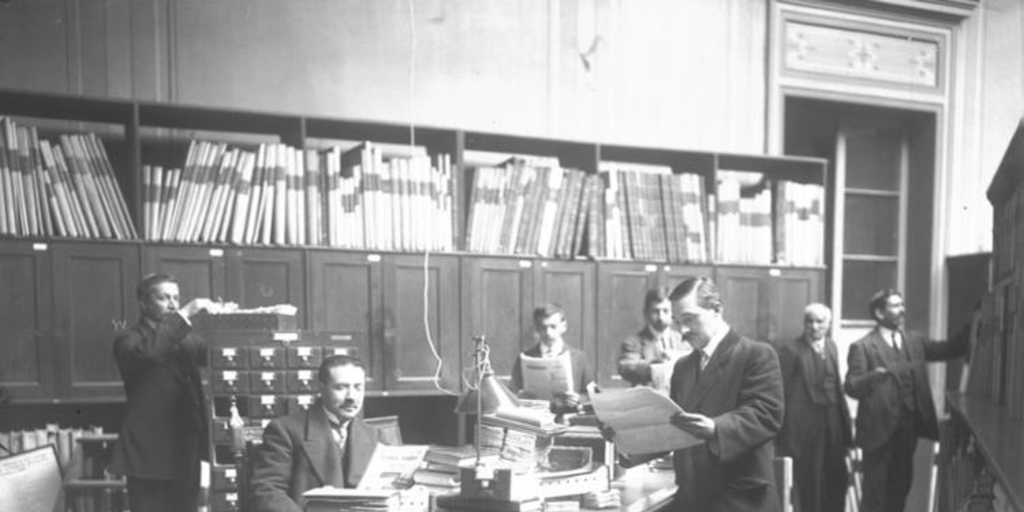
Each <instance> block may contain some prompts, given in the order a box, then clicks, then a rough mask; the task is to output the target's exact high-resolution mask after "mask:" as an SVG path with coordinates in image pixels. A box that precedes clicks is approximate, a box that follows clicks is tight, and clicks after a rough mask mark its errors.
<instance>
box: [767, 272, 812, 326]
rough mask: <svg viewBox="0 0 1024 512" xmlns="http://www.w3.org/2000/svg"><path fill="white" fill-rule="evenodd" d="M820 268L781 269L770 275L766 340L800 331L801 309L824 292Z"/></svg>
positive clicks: (801, 323)
mask: <svg viewBox="0 0 1024 512" xmlns="http://www.w3.org/2000/svg"><path fill="white" fill-rule="evenodd" d="M822 273H823V271H821V270H783V271H781V272H780V275H778V276H773V277H772V278H771V285H772V302H771V304H769V306H768V311H769V318H770V321H769V329H768V336H769V337H768V339H769V340H770V341H781V340H787V339H791V338H795V337H797V336H798V335H799V334H800V333H802V332H803V330H804V308H805V307H807V305H808V304H810V303H812V302H819V301H821V299H822V296H823V295H824V291H823V290H822V288H821V283H822Z"/></svg>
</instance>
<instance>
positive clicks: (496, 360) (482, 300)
mask: <svg viewBox="0 0 1024 512" xmlns="http://www.w3.org/2000/svg"><path fill="white" fill-rule="evenodd" d="M532 267H533V261H532V260H518V259H513V258H489V257H466V258H464V259H463V264H462V283H463V289H462V311H463V325H464V327H463V331H462V332H463V333H465V335H464V336H463V338H464V339H463V345H462V354H463V356H462V358H463V360H465V361H467V362H468V361H472V360H473V359H472V358H473V350H474V343H473V340H472V337H473V336H480V335H483V336H486V337H487V344H488V346H489V347H490V358H491V366H492V367H493V368H494V372H495V375H496V376H497V377H498V378H499V379H501V380H502V381H503V382H505V383H508V382H509V379H510V378H511V375H512V365H513V364H515V361H516V357H518V355H519V353H520V352H522V351H523V350H526V349H528V348H529V347H531V346H532V345H533V335H532V333H533V327H532V321H531V315H532V312H533V307H534V305H533V268H532ZM467 366H468V365H467Z"/></svg>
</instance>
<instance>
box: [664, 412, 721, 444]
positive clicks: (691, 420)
mask: <svg viewBox="0 0 1024 512" xmlns="http://www.w3.org/2000/svg"><path fill="white" fill-rule="evenodd" d="M668 421H669V423H671V424H672V426H674V427H676V428H678V429H679V430H683V431H685V432H688V433H690V434H692V435H693V436H694V437H696V438H697V439H702V440H704V441H707V440H710V439H713V438H714V437H715V420H713V419H711V418H709V417H707V416H704V415H703V414H696V413H689V412H685V411H684V412H677V413H675V414H673V415H672V417H671V418H669V419H668Z"/></svg>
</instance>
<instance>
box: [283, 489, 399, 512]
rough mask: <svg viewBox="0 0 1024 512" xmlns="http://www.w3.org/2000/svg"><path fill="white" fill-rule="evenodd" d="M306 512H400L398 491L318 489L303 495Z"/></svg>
mask: <svg viewBox="0 0 1024 512" xmlns="http://www.w3.org/2000/svg"><path fill="white" fill-rule="evenodd" d="M302 496H303V497H304V498H305V499H306V509H305V510H306V512H400V510H401V505H402V500H401V496H400V494H399V492H398V490H381V491H366V490H359V489H339V488H337V487H318V488H316V489H310V490H308V491H306V492H305V493H303V495H302Z"/></svg>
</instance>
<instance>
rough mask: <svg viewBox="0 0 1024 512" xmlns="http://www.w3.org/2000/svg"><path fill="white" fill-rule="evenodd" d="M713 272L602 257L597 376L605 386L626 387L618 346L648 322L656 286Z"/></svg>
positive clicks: (599, 282) (599, 382) (599, 278)
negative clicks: (648, 301) (647, 300)
mask: <svg viewBox="0 0 1024 512" xmlns="http://www.w3.org/2000/svg"><path fill="white" fill-rule="evenodd" d="M698 275H706V276H710V275H711V268H710V267H705V266H689V265H656V264H653V263H635V262H615V261H602V262H600V263H598V265H597V297H598V299H597V332H598V336H597V346H596V359H597V361H596V367H595V368H596V369H595V372H596V378H597V383H598V384H599V385H601V386H603V387H623V386H626V385H627V383H626V382H625V381H623V380H622V378H621V377H620V376H619V370H618V359H619V346H620V345H621V343H622V340H624V339H625V338H626V337H628V336H629V335H631V334H633V333H635V332H637V331H638V330H640V329H641V328H643V326H644V325H645V320H644V312H643V309H644V296H645V295H646V294H647V290H649V289H651V288H654V287H656V286H667V287H669V288H670V289H671V288H672V287H674V286H675V285H677V284H679V283H680V282H681V281H682V280H683V279H686V278H687V277H692V276H698Z"/></svg>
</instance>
